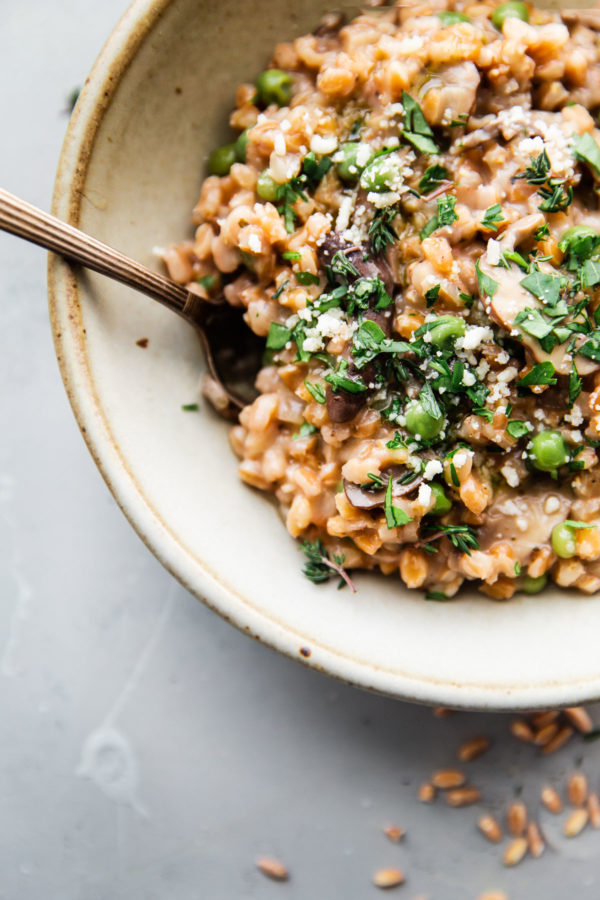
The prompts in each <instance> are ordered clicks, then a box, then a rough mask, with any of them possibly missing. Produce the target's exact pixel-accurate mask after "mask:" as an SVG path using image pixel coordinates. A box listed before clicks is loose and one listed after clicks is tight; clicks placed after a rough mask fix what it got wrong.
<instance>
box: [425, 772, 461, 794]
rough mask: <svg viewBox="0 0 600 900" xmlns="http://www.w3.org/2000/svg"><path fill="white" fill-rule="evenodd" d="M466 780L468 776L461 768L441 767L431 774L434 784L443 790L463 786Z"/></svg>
mask: <svg viewBox="0 0 600 900" xmlns="http://www.w3.org/2000/svg"><path fill="white" fill-rule="evenodd" d="M466 780H467V776H466V775H465V774H464V772H461V771H460V770H459V769H439V770H438V771H437V772H434V773H433V775H432V776H431V783H432V785H433V786H434V787H435V788H439V789H440V790H442V791H446V790H448V789H450V788H459V787H462V785H463V784H464V783H465V782H466Z"/></svg>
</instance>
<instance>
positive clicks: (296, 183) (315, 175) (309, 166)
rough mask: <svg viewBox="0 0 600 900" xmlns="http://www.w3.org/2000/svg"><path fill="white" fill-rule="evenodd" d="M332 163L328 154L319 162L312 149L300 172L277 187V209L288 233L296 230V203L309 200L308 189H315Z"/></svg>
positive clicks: (305, 158)
mask: <svg viewBox="0 0 600 900" xmlns="http://www.w3.org/2000/svg"><path fill="white" fill-rule="evenodd" d="M332 165H333V161H332V160H331V159H330V158H329V157H328V156H324V157H323V158H322V159H321V160H320V161H319V162H317V158H316V156H315V154H314V153H313V152H312V151H311V152H310V153H307V154H306V156H305V157H304V161H303V163H302V171H301V172H300V174H299V175H296V177H295V178H292V179H290V181H286V182H285V184H280V185H279V187H278V188H277V195H276V200H277V203H278V206H277V209H278V212H279V214H280V215H282V216H283V220H284V222H285V230H286V231H287V232H288V234H292V232H293V231H294V230H295V228H296V222H297V220H298V214H297V213H296V211H295V209H294V205H295V204H296V203H297V201H298V200H304V201H305V202H306V201H307V200H308V197H307V196H306V191H309V190H314V188H316V187H317V186H318V185H319V183H320V182H321V181H322V179H323V178H324V177H325V175H326V174H327V172H329V170H330V168H331V167H332Z"/></svg>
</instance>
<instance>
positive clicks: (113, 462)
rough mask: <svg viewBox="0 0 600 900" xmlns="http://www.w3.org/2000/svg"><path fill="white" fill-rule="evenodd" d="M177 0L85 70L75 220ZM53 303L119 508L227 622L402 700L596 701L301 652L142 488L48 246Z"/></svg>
mask: <svg viewBox="0 0 600 900" xmlns="http://www.w3.org/2000/svg"><path fill="white" fill-rule="evenodd" d="M172 2H175V0H135V2H133V3H132V5H131V6H130V7H129V8H128V9H127V11H126V12H125V14H124V15H123V17H122V18H121V20H120V21H119V23H118V24H117V26H116V28H115V29H114V31H113V32H112V34H111V35H110V37H109V39H108V41H107V42H106V44H105V46H104V48H103V49H102V51H101V53H100V55H99V57H98V59H97V61H96V63H95V65H94V67H93V69H92V71H91V73H90V75H89V76H88V78H87V79H86V82H85V85H84V87H83V90H82V92H81V95H80V98H79V100H78V103H77V106H76V108H75V110H74V113H73V115H72V117H71V120H70V123H69V127H68V130H67V134H66V137H65V141H64V145H63V148H62V152H61V156H60V160H59V165H58V171H57V176H56V182H55V189H54V198H53V212H54V214H55V215H57V216H59V217H60V218H61V219H63V220H64V221H67V222H70V223H71V224H73V225H75V226H77V224H78V222H79V216H80V203H81V197H82V189H83V186H84V184H85V180H86V174H87V169H88V165H89V162H90V159H91V157H92V155H93V152H94V147H95V139H96V135H97V132H98V128H99V125H100V123H101V121H102V118H103V116H104V114H105V112H106V110H107V109H108V107H109V105H110V103H111V101H112V99H113V96H114V94H115V91H116V88H117V87H118V84H119V82H120V80H121V79H122V78H123V76H124V75H125V73H126V72H127V69H128V67H129V65H130V63H131V62H132V60H133V59H134V57H135V54H136V52H137V50H138V48H139V47H140V46H141V44H142V43H143V41H144V40H145V38H146V36H147V35H148V34H149V32H150V31H152V29H153V28H154V27H155V26H156V24H157V22H158V21H159V20H160V19H161V17H162V16H163V15H164V13H165V11H166V10H167V9H168V7H169V6H170V5H171V3H172ZM48 290H49V309H50V319H51V324H52V332H53V337H54V344H55V350H56V355H57V358H58V363H59V366H60V371H61V375H62V378H63V381H64V384H65V388H66V391H67V395H68V397H69V401H70V403H71V406H72V408H73V412H74V414H75V417H76V419H77V422H78V424H79V427H80V429H81V432H82V435H83V437H84V440H85V442H86V444H87V446H88V448H89V450H90V453H91V454H92V457H93V459H94V461H95V463H96V465H97V466H98V468H99V470H100V472H101V474H102V476H103V478H104V480H105V481H106V484H107V485H108V487H109V489H110V491H111V492H112V494H113V496H114V498H115V500H116V502H117V503H118V505H119V507H120V508H121V510H122V511H123V513H124V514H125V516H126V517H127V519H128V520H129V522H130V523H131V524H132V525H133V527H134V529H135V530H136V531H137V533H138V535H139V536H140V537H141V539H142V540H143V541H144V543H145V544H146V545H147V546H148V548H149V549H150V550H151V551H152V553H153V554H154V555H155V556H156V557H157V559H158V560H159V561H160V562H161V563H162V565H163V566H164V567H165V568H166V569H167V570H168V571H169V572H170V573H171V574H172V575H173V576H174V577H175V578H177V580H178V581H179V582H180V583H181V584H182V585H183V586H184V587H185V588H186V589H187V590H189V591H190V592H191V593H192V594H194V595H195V596H196V597H198V598H199V599H200V600H202V601H203V602H204V603H205V604H206V605H207V606H209V607H210V608H211V609H212V610H214V611H215V612H217V613H218V614H219V615H220V616H222V618H224V619H225V620H226V621H228V622H231V624H233V625H235V626H236V627H237V628H239V629H240V630H241V631H244V632H245V633H247V634H249V635H251V636H253V637H254V638H256V639H257V640H259V641H261V642H262V643H264V644H266V645H267V646H269V647H271V648H273V649H275V650H277V651H279V652H280V653H284V654H286V655H287V656H289V657H291V658H292V659H294V660H296V661H297V662H302V663H303V664H305V665H307V666H310V667H311V668H313V669H316V670H317V671H320V672H322V673H325V674H327V675H330V676H333V677H335V678H337V679H339V680H341V681H344V682H346V683H348V684H351V685H354V686H357V687H361V688H364V689H367V690H372V691H376V692H378V693H382V694H387V695H389V696H391V697H395V698H398V699H403V700H410V701H415V702H419V703H429V704H435V705H444V706H450V707H454V708H469V709H480V710H516V709H534V708H536V709H539V708H544V707H558V706H567V705H573V704H575V703H580V702H589V701H591V700H593V699H596V698H597V697H599V696H600V678H599V677H596V678H593V679H590V680H586V681H581V682H579V683H577V684H576V685H574V684H567V685H559V684H558V685H557V684H555V683H551V682H549V683H547V684H546V685H544V686H542V687H536V688H527V689H523V688H522V687H518V688H515V689H514V690H511V689H507V688H505V687H502V688H501V687H499V686H496V685H489V686H485V685H484V686H473V685H462V684H460V683H456V682H447V681H440V680H439V679H436V678H434V677H432V678H429V679H426V678H422V677H419V678H416V677H413V676H411V675H409V674H403V673H398V672H389V671H386V670H384V669H381V668H377V667H375V666H373V665H369V664H365V663H363V662H360V661H358V660H356V659H353V658H352V657H351V656H350V655H342V654H341V653H337V652H335V651H333V650H331V649H330V648H328V647H324V646H320V645H319V642H318V640H317V641H315V640H314V638H313V639H311V641H310V645H311V655H310V656H309V657H304V656H301V655H299V649H300V648H301V647H302V645H303V636H302V635H301V634H299V633H298V632H296V631H294V630H293V629H291V628H287V627H285V626H284V625H282V624H281V623H280V622H278V621H276V620H275V619H273V618H270V617H268V616H267V615H265V614H264V612H262V611H259V610H257V609H256V608H255V607H253V605H252V604H251V603H250V602H249V601H248V600H247V599H246V598H244V597H243V596H241V595H239V594H235V593H234V592H233V591H231V589H229V588H228V587H227V586H226V585H225V584H224V583H222V582H221V581H220V580H219V579H218V577H217V576H216V575H215V573H213V572H211V571H210V569H209V568H208V566H206V565H204V564H203V563H202V561H201V560H198V559H197V558H192V557H191V555H190V553H189V552H188V551H187V550H186V549H185V548H184V547H183V546H182V545H181V543H180V542H179V541H178V540H177V537H176V536H175V535H174V534H173V533H172V531H170V530H169V527H168V525H167V524H166V523H165V522H164V521H163V520H162V519H161V517H160V515H159V513H158V511H157V510H156V509H155V508H153V507H152V505H151V503H150V501H149V499H148V498H147V497H146V496H145V495H144V492H143V490H142V487H141V485H140V483H139V482H138V481H137V480H136V476H135V472H133V471H131V469H130V467H128V465H127V463H126V461H125V459H124V457H123V455H122V453H121V451H120V449H119V446H118V444H117V442H116V440H115V438H114V436H113V434H112V432H111V426H110V422H109V421H108V419H107V418H106V415H105V413H104V410H103V409H102V406H101V404H100V402H99V399H98V396H97V394H96V391H95V386H94V380H93V377H92V373H91V371H90V367H89V363H88V358H87V351H86V338H85V330H84V328H83V324H82V320H81V314H80V296H79V295H80V288H79V284H78V280H77V277H76V274H75V271H74V269H73V268H72V267H70V266H69V265H68V264H67V263H65V262H64V260H62V259H60V258H58V257H56V256H54V255H52V254H51V255H50V257H49V262H48Z"/></svg>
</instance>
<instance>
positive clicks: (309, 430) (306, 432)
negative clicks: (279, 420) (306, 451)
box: [293, 422, 319, 441]
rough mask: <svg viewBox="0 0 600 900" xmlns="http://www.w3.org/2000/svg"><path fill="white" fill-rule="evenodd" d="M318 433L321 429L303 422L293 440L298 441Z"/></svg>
mask: <svg viewBox="0 0 600 900" xmlns="http://www.w3.org/2000/svg"><path fill="white" fill-rule="evenodd" d="M318 431H319V429H318V428H317V427H316V425H311V423H310V422H303V423H302V425H301V426H300V429H299V430H298V432H297V433H296V434H294V435H293V439H294V440H295V441H297V440H298V438H303V437H310V436H311V435H312V434H316V433H317V432H318Z"/></svg>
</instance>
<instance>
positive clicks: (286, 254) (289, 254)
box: [281, 250, 302, 262]
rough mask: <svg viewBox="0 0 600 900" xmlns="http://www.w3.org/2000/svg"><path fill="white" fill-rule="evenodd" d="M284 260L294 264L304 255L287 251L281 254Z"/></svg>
mask: <svg viewBox="0 0 600 900" xmlns="http://www.w3.org/2000/svg"><path fill="white" fill-rule="evenodd" d="M281 257H282V259H289V260H291V261H292V262H297V261H298V260H299V259H302V254H301V253H298V251H297V250H286V251H285V252H284V253H282V254H281Z"/></svg>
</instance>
